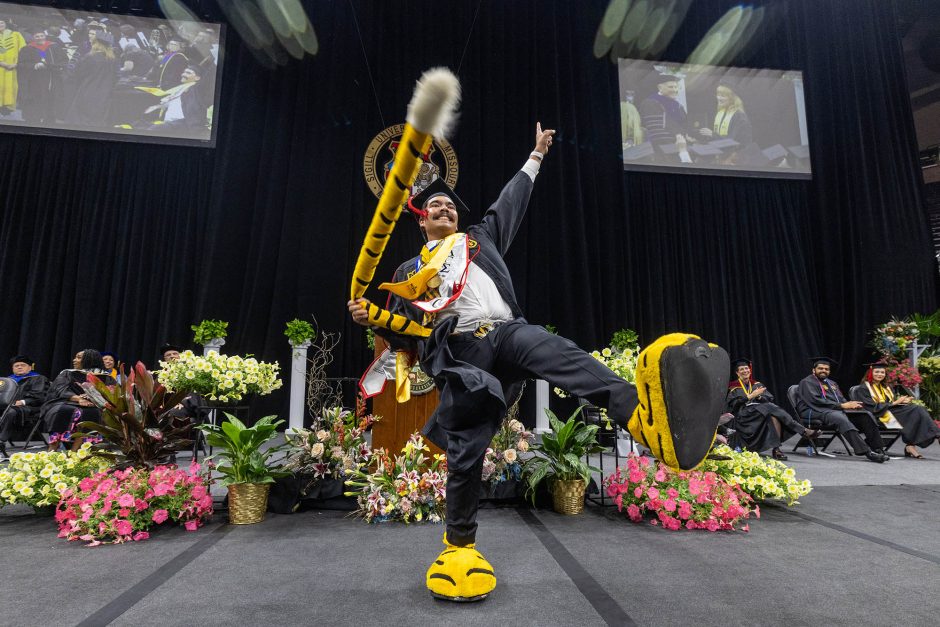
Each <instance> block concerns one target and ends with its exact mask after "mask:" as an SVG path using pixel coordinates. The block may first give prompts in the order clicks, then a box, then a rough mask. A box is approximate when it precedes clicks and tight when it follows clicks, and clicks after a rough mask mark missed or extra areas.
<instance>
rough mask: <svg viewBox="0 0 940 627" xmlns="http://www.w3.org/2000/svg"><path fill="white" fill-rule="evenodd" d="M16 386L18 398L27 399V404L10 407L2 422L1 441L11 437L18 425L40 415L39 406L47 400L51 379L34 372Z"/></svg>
mask: <svg viewBox="0 0 940 627" xmlns="http://www.w3.org/2000/svg"><path fill="white" fill-rule="evenodd" d="M16 387H17V395H16V400H17V401H20V400H22V401H25V402H26V405H23V406H21V407H18V406H14V407H10V409H9V410H8V411H7V413H6V415H5V418H4V419H3V421H2V423H0V442H5V441H6V440H8V439H10V436H11V435H12V434H13V430H14V429H15V428H16V427H17V426H24V425H28V424H32V423H33V422H34V421H35V420H36V419H37V418H38V417H39V408H40V407H41V406H42V403H43V401H44V400H46V392H47V390H48V389H49V379H47V378H46V377H44V376H42V375H41V374H36V373H33V374H31V375H30V376H28V377H26V378H24V379H20V380H19V381H17V383H16Z"/></svg>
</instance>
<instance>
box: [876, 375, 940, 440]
mask: <svg viewBox="0 0 940 627" xmlns="http://www.w3.org/2000/svg"><path fill="white" fill-rule="evenodd" d="M891 391H892V392H893V393H894V396H895V398H897V397H898V396H910V393H909V392H908V391H907V390H905V389H903V388H901V387H895V388H893V389H892V390H891ZM858 400H859V401H860V402H861V403H862V405H864V406H865V409H867V410H868V411H870V412H871V413H873V414H874V415H875V417H876V418H878V419H879V420H880V419H881V417H882V416H883V415H884V414H885V412H887V411H889V410H890V411H891V414H892V415H893V416H894V417H895V418H896V419H897V421H898V422H899V423H901V439H902V440H904V443H905V444H913V445H915V446H920V447H925V446H930V445H931V444H933V443H934V442H936V441H937V438H938V437H940V427H938V426H937V423H935V422H934V421H933V419H931V417H930V413H929V412H928V411H927V410H926V409H924V408H923V407H921V406H920V405H891V403H878V402H875V398H874V396H872V393H871V391H869V389H868V386H867V385H865V384H864V383H863V384H862V385H860V386H859V387H858Z"/></svg>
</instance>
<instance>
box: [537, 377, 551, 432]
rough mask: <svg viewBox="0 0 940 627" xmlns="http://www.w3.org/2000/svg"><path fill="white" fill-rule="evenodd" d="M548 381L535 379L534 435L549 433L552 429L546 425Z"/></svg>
mask: <svg viewBox="0 0 940 627" xmlns="http://www.w3.org/2000/svg"><path fill="white" fill-rule="evenodd" d="M549 392H550V390H549V389H548V381H545V380H543V379H537V380H536V381H535V433H537V434H542V433H549V432H550V431H551V430H552V429H551V427H550V426H549V423H548V414H546V413H545V410H546V409H548V394H549Z"/></svg>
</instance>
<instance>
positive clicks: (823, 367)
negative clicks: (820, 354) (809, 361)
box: [813, 364, 830, 379]
mask: <svg viewBox="0 0 940 627" xmlns="http://www.w3.org/2000/svg"><path fill="white" fill-rule="evenodd" d="M829 372H830V368H829V364H816V365H815V366H813V374H814V375H816V378H817V379H826V378H828V377H829Z"/></svg>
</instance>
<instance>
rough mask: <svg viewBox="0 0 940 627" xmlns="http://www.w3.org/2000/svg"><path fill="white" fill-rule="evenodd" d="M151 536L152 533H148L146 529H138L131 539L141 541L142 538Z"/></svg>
mask: <svg viewBox="0 0 940 627" xmlns="http://www.w3.org/2000/svg"><path fill="white" fill-rule="evenodd" d="M149 537H150V534H149V533H147V532H146V531H138V532H137V533H135V534H134V535H133V536H132V537H131V540H133V541H134V542H140V541H141V540H146V539H147V538H149Z"/></svg>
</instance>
